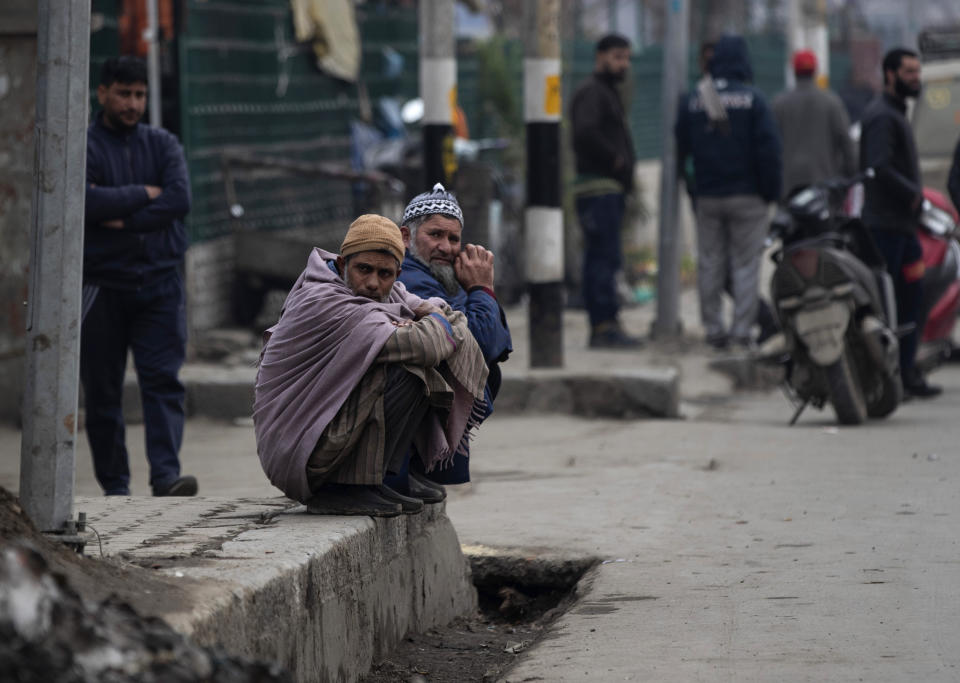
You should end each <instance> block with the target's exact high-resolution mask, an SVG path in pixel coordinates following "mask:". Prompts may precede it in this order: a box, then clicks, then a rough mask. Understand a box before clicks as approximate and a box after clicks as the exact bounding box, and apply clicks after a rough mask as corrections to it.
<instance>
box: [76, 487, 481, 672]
mask: <svg viewBox="0 0 960 683" xmlns="http://www.w3.org/2000/svg"><path fill="white" fill-rule="evenodd" d="M117 501H120V502H117ZM286 503H289V501H286ZM283 504H284V499H273V500H240V501H237V500H226V499H219V500H218V499H201V498H197V499H189V500H184V501H179V502H176V503H170V502H169V501H166V502H164V501H162V499H161V500H158V499H149V498H147V499H137V498H127V499H113V498H100V499H94V498H89V499H82V500H78V504H77V507H78V509H82V510H86V511H87V512H88V514H89V519H90V521H91V523H92V524H93V525H95V526H96V527H97V529H98V530H99V531H100V532H101V535H102V536H103V538H104V541H105V543H106V548H107V552H108V553H110V554H115V553H118V552H122V553H123V556H124V557H126V558H127V559H128V560H134V561H136V562H138V563H144V562H146V563H149V562H151V561H153V560H155V559H162V560H163V561H164V563H163V564H164V568H163V569H162V570H159V571H163V572H164V573H165V574H167V575H171V576H175V577H177V578H182V579H185V580H195V581H198V582H199V584H198V586H197V588H196V589H195V591H194V592H195V594H196V595H197V600H196V603H195V604H194V606H193V608H192V609H191V610H190V611H188V612H173V613H168V614H164V615H162V616H163V618H164V619H166V620H167V621H168V623H170V624H171V626H173V627H174V628H175V629H177V630H178V631H180V632H181V633H184V634H187V635H190V636H192V637H193V638H194V639H196V641H197V642H199V643H201V644H204V645H212V646H216V647H219V648H221V649H223V650H224V651H226V652H228V653H231V654H238V655H243V656H245V657H250V658H255V659H261V660H267V661H273V662H277V663H278V664H280V665H281V666H283V667H285V668H287V669H288V670H289V671H290V672H291V673H292V674H293V675H294V676H295V678H296V680H298V681H352V680H356V679H357V678H358V677H359V676H361V675H363V674H364V673H366V672H367V671H368V670H369V668H370V666H371V665H372V664H373V663H374V662H375V661H378V660H379V659H381V658H383V657H384V656H386V655H387V654H388V653H389V652H390V651H391V650H392V649H393V648H394V647H395V646H396V645H397V644H398V643H399V642H400V640H401V639H402V638H403V637H404V636H405V635H406V633H407V632H411V631H412V632H421V631H424V630H427V629H429V628H432V627H434V626H440V625H443V624H446V623H449V622H450V621H451V620H452V619H454V618H456V617H457V616H460V615H463V614H465V613H467V612H469V611H471V610H473V609H475V608H476V592H475V591H474V589H473V585H472V582H471V577H470V569H469V564H468V563H467V561H466V559H465V558H464V556H463V554H462V553H461V551H460V544H459V541H458V540H457V534H456V532H455V530H454V528H453V525H452V524H451V523H450V520H449V519H448V518H447V516H446V512H445V507H444V505H433V506H428V507H427V509H426V510H425V511H424V512H423V513H421V514H420V515H413V516H401V517H397V518H393V519H376V520H374V519H371V518H369V517H316V516H312V515H307V514H288V513H284V514H276V513H277V512H279V511H280V510H281V509H282V505H283ZM265 514H267V515H270V514H273V515H276V516H274V517H273V518H272V520H270V521H269V522H267V523H264V522H263V519H264V516H265ZM171 559H172V562H171V561H170V560H171Z"/></svg>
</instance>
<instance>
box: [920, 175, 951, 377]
mask: <svg viewBox="0 0 960 683" xmlns="http://www.w3.org/2000/svg"><path fill="white" fill-rule="evenodd" d="M923 196H924V202H923V209H922V211H921V214H920V220H919V224H920V229H919V230H918V231H917V237H918V239H919V240H920V244H921V246H922V247H923V263H924V266H925V273H924V276H923V311H924V315H923V317H922V318H921V321H922V322H921V324H922V325H923V334H922V335H921V338H920V347H919V349H918V350H917V366H918V367H919V368H920V369H921V371H923V372H929V371H930V370H931V369H932V368H934V367H935V366H936V365H938V364H939V363H940V362H941V361H943V360H945V359H947V358H949V357H950V356H951V354H952V352H953V326H954V324H955V323H956V321H957V313H958V311H960V244H958V242H957V239H958V237H960V235H958V234H957V225H958V221H960V219H958V216H957V211H956V209H954V208H953V206H951V204H950V200H949V199H947V198H946V197H945V196H944V195H943V194H942V193H940V192H937V191H936V190H932V189H929V188H927V189H925V190H924V191H923Z"/></svg>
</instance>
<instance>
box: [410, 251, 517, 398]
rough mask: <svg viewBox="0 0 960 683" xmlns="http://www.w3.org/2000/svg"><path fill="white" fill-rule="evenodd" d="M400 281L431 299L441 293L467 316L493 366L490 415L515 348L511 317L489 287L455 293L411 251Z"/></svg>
mask: <svg viewBox="0 0 960 683" xmlns="http://www.w3.org/2000/svg"><path fill="white" fill-rule="evenodd" d="M400 282H402V283H403V284H404V285H405V286H406V288H407V290H408V291H410V292H413V293H414V294H416V295H417V296H419V297H421V298H423V299H427V298H429V297H431V296H436V297H440V298H441V299H443V300H444V301H446V302H447V303H448V304H449V305H450V308H452V309H454V310H455V311H460V312H462V313H463V314H464V315H466V316H467V327H468V328H469V329H470V332H471V333H472V334H473V338H474V339H476V340H477V345H478V346H479V347H480V351H482V352H483V357H484V359H485V360H486V361H487V367H489V368H490V375H489V377H488V378H487V388H486V392H485V393H486V399H487V415H489V414H490V413H491V412H493V399H494V398H495V397H496V395H497V391H499V389H500V379H501V376H500V368H499V366H498V364H499V363H501V362H503V361H505V360H506V359H507V356H508V355H510V352H511V351H513V340H512V339H511V338H510V329H509V328H508V327H507V318H506V316H505V315H504V313H503V309H502V308H500V303H499V302H498V301H497V300H496V299H495V298H494V297H493V296H491V295H490V294H489V293H488V292H487V291H486V290H485V289H482V288H480V287H474V288H473V289H472V290H471V291H470V292H466V291H464V290H463V288H460V289H459V291H457V293H456V294H454V295H453V296H451V295H449V294H447V291H446V290H445V289H444V288H443V285H441V284H440V283H439V282H438V281H437V279H436V278H435V277H434V276H433V274H432V273H431V272H430V269H429V268H428V267H427V266H425V265H423V264H422V263H420V262H419V261H417V260H416V259H415V258H413V257H412V256H410V252H407V255H406V257H405V258H404V259H403V266H402V268H401V271H400Z"/></svg>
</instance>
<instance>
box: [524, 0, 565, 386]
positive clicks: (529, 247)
mask: <svg viewBox="0 0 960 683" xmlns="http://www.w3.org/2000/svg"><path fill="white" fill-rule="evenodd" d="M523 21H524V33H523V35H524V43H525V46H526V48H525V49H526V51H525V56H524V60H523V100H524V120H525V121H526V128H527V208H526V212H525V214H524V224H525V227H526V231H525V240H524V247H525V249H524V254H525V258H526V271H527V282H528V283H529V285H528V291H529V292H530V310H529V316H530V365H531V367H561V366H562V365H563V210H562V209H561V208H560V114H561V112H562V106H561V98H560V0H529V2H526V3H525V4H524V13H523Z"/></svg>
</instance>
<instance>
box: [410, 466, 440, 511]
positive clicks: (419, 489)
mask: <svg viewBox="0 0 960 683" xmlns="http://www.w3.org/2000/svg"><path fill="white" fill-rule="evenodd" d="M407 480H408V481H409V482H410V483H409V485H410V495H411V496H413V497H414V498H419V499H420V500H422V501H423V502H424V503H426V504H427V505H433V504H434V503H439V502H442V501H443V500H444V499H445V498H446V497H447V490H446V489H445V488H443V486H441V485H440V484H438V483H436V482H433V481H430V480H429V479H427V478H426V477H425V476H423V475H422V474H417V473H416V472H411V473H410V476H409V477H408V478H407Z"/></svg>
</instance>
